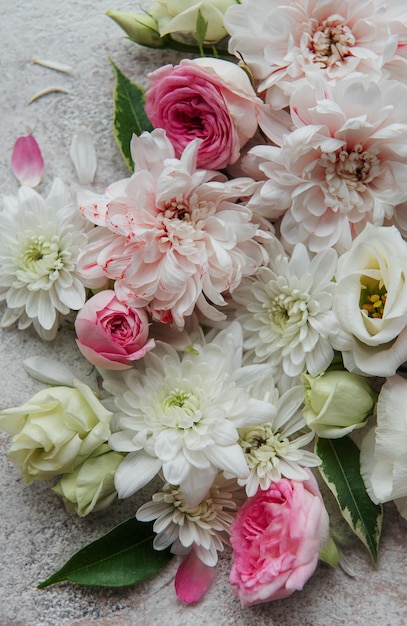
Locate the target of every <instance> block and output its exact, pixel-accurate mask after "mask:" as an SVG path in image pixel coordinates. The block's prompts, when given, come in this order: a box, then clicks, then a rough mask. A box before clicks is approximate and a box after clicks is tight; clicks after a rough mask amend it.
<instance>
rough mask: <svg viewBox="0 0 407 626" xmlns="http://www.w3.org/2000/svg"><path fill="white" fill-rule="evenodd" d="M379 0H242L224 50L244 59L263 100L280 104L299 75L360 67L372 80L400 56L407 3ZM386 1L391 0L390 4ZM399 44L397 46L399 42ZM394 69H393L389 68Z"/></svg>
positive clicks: (231, 13) (229, 16) (229, 21)
mask: <svg viewBox="0 0 407 626" xmlns="http://www.w3.org/2000/svg"><path fill="white" fill-rule="evenodd" d="M388 4H389V3H386V2H385V1H384V0H343V1H342V2H340V3H338V2H337V1H336V0H295V2H282V1H281V0H247V1H246V2H242V3H241V4H237V5H233V6H231V7H230V8H229V9H228V10H227V11H226V14H225V17H224V23H225V26H226V29H227V31H228V32H229V33H230V35H231V39H230V43H229V50H230V52H231V53H232V54H236V55H237V56H238V57H239V58H243V59H244V61H245V63H246V64H247V65H248V67H249V69H250V71H251V72H252V74H253V76H254V77H255V78H256V79H257V80H258V81H259V85H258V91H259V92H264V91H265V92H266V93H267V101H272V102H273V103H274V104H275V105H278V106H284V104H286V103H287V96H288V95H289V94H290V93H291V92H292V90H293V88H295V86H296V85H295V83H296V81H298V79H299V78H303V77H304V76H305V75H308V74H310V73H315V72H320V73H321V74H323V75H324V76H325V77H326V78H327V79H338V78H340V79H341V78H343V77H344V76H346V75H348V74H350V73H351V72H355V71H358V72H363V73H365V74H367V75H369V76H370V77H372V78H374V79H377V78H379V77H380V76H381V75H383V66H384V64H385V63H386V62H389V61H391V60H393V59H395V60H396V61H397V60H398V59H399V56H400V54H402V53H400V52H399V50H398V43H399V37H400V36H401V42H400V43H401V44H403V37H404V33H403V32H402V31H403V24H404V25H405V24H406V8H405V6H403V5H402V3H401V2H397V3H394V4H395V5H397V6H394V7H393V8H391V9H389V7H388V6H387V5H388ZM390 4H391V3H390ZM401 47H402V46H401ZM394 69H395V68H394Z"/></svg>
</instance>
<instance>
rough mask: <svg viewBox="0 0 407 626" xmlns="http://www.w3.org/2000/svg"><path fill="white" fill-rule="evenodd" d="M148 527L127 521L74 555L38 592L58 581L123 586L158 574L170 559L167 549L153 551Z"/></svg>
mask: <svg viewBox="0 0 407 626" xmlns="http://www.w3.org/2000/svg"><path fill="white" fill-rule="evenodd" d="M154 536H155V534H154V532H153V530H152V524H148V523H144V522H138V521H137V520H136V519H135V518H133V517H132V518H130V519H128V520H127V521H125V522H123V523H122V524H120V525H119V526H116V528H113V530H111V531H110V532H109V533H107V534H106V535H103V537H100V538H99V539H97V540H96V541H93V542H92V543H90V544H88V545H87V546H85V547H84V548H82V549H81V550H79V552H76V554H74V555H73V556H72V557H71V558H70V559H69V561H67V562H66V563H65V565H63V566H62V567H61V569H59V570H58V571H56V572H55V573H54V574H52V575H51V576H50V577H49V578H47V580H45V581H43V582H42V583H40V584H39V585H38V588H39V589H43V588H44V587H48V586H49V585H53V584H55V583H59V582H62V581H69V582H72V583H79V584H81V585H99V586H103V587H125V586H128V585H134V584H135V583H138V582H140V581H142V580H144V579H145V578H148V577H149V576H152V575H153V574H155V573H156V572H157V571H159V570H160V569H161V568H162V567H164V565H166V564H167V563H168V561H169V560H170V559H171V558H172V556H173V555H172V554H171V553H170V552H169V550H160V551H157V550H154V548H153V539H154Z"/></svg>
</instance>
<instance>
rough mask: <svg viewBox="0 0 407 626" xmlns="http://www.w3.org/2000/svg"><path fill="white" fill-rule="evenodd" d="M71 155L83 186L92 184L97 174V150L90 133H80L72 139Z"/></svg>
mask: <svg viewBox="0 0 407 626" xmlns="http://www.w3.org/2000/svg"><path fill="white" fill-rule="evenodd" d="M70 155H71V159H72V161H73V164H74V165H75V169H76V173H77V175H78V180H79V182H80V184H81V185H86V184H88V183H92V182H93V179H94V177H95V173H96V167H97V162H96V150H95V144H94V142H93V137H92V135H91V134H90V133H89V132H85V131H82V132H79V133H76V134H75V135H74V136H73V137H72V142H71V148H70Z"/></svg>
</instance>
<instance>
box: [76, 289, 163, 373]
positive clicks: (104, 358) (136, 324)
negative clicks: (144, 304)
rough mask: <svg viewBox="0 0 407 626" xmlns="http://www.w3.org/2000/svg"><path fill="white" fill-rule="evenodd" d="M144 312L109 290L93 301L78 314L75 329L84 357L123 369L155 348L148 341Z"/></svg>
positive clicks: (94, 363)
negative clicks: (124, 301) (133, 307)
mask: <svg viewBox="0 0 407 626" xmlns="http://www.w3.org/2000/svg"><path fill="white" fill-rule="evenodd" d="M148 328H149V323H148V318H147V314H146V312H145V311H144V309H132V308H130V307H128V306H127V305H126V304H123V303H122V302H120V300H118V299H117V298H116V295H115V292H114V291H112V290H110V289H107V290H105V291H100V292H99V293H97V294H96V295H95V296H93V297H92V298H90V299H89V300H88V301H87V302H86V303H85V305H84V306H83V307H82V309H81V310H80V311H79V313H78V315H77V317H76V321H75V330H76V334H77V336H78V339H77V344H78V347H79V349H80V351H81V352H82V354H83V356H84V357H86V358H87V359H88V361H90V362H91V363H93V365H96V367H101V368H103V369H109V370H124V369H128V368H130V367H131V362H132V361H136V360H137V359H140V358H142V357H143V356H144V355H145V354H146V352H148V350H151V348H153V347H154V340H153V339H150V340H149V341H147V339H148Z"/></svg>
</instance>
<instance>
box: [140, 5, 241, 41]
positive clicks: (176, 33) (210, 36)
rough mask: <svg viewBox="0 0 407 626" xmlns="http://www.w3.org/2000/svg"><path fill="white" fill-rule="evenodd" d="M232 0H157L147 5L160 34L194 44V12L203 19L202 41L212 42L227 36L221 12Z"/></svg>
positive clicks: (196, 21)
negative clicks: (203, 33) (204, 24)
mask: <svg viewBox="0 0 407 626" xmlns="http://www.w3.org/2000/svg"><path fill="white" fill-rule="evenodd" d="M232 4H237V1H236V0H201V1H200V2H197V0H159V1H158V2H155V3H153V4H152V5H151V6H150V7H149V13H150V14H151V15H152V16H154V18H155V19H156V21H157V24H158V30H159V32H160V34H161V36H164V35H171V37H173V38H174V39H175V40H179V41H183V42H184V43H189V44H196V42H197V39H198V38H197V33H196V29H197V23H198V16H199V15H200V16H201V18H202V19H203V20H204V22H205V23H206V33H205V37H204V44H205V45H214V44H216V43H217V42H219V41H221V40H222V39H224V38H225V37H226V36H227V34H228V33H227V31H226V29H225V26H224V24H223V16H224V13H225V12H226V10H227V9H228V7H230V6H231V5H232Z"/></svg>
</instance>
